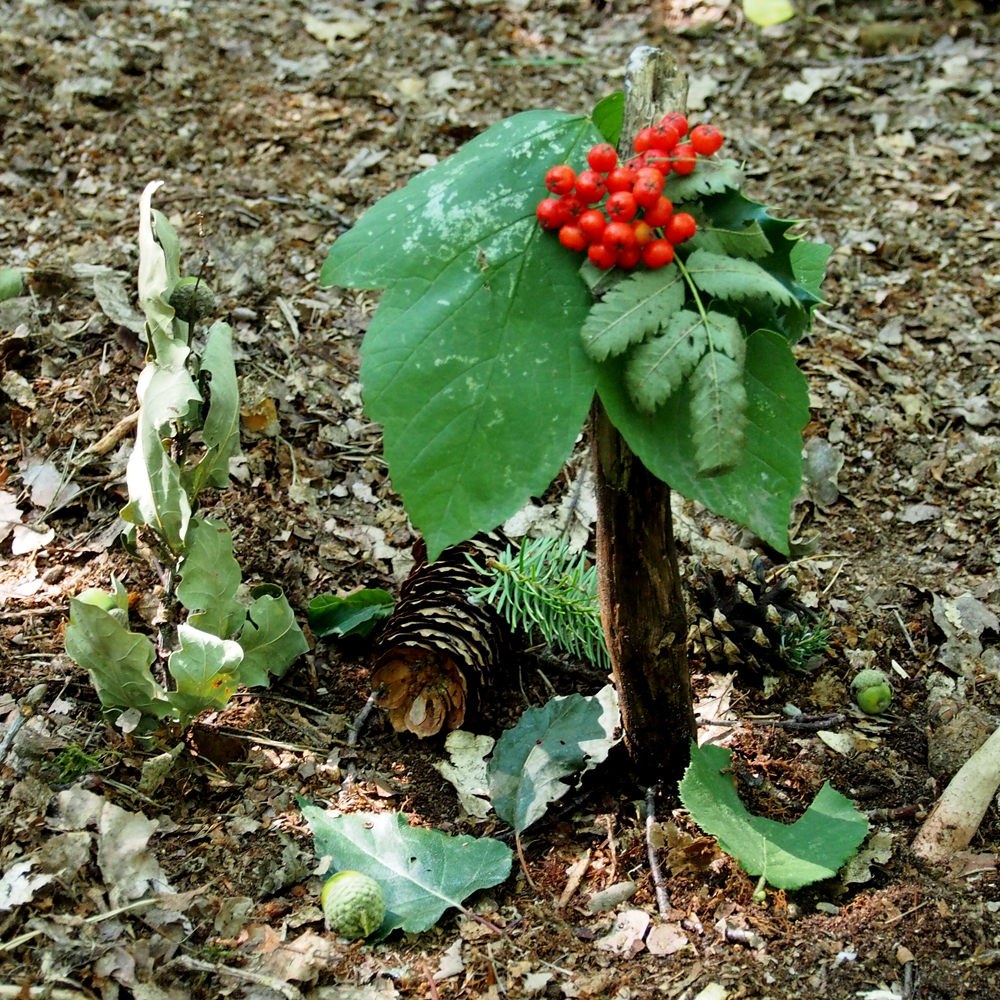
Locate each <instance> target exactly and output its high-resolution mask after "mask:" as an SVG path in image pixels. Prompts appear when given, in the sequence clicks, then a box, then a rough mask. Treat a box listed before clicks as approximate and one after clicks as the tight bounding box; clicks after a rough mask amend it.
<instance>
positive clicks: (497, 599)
mask: <svg viewBox="0 0 1000 1000" xmlns="http://www.w3.org/2000/svg"><path fill="white" fill-rule="evenodd" d="M477 568H478V567H477ZM486 572H487V573H488V574H489V575H490V576H491V577H492V578H493V582H492V583H490V584H487V585H486V586H483V587H478V588H476V589H474V590H470V591H469V596H470V597H471V598H472V599H473V600H474V601H487V602H489V603H490V604H491V605H493V607H494V608H496V610H497V612H498V613H499V614H501V615H503V617H504V618H505V619H506V621H507V623H508V624H509V625H510V626H511V627H512V628H514V629H520V630H522V631H524V632H528V633H529V634H530V633H531V632H532V631H533V630H534V629H537V630H538V631H539V632H540V633H541V635H542V638H543V639H544V640H545V641H546V642H547V643H549V644H550V645H554V646H559V647H560V648H562V649H565V650H566V651H567V652H569V653H572V654H573V655H574V656H576V657H578V658H579V659H581V660H590V661H591V662H592V663H595V664H598V665H599V666H602V667H604V668H605V669H608V670H610V669H611V659H610V657H609V656H608V650H607V647H606V646H605V645H604V629H603V628H602V626H601V613H600V610H599V609H598V606H597V569H596V567H594V566H588V565H587V554H586V553H585V552H581V553H579V554H578V555H573V553H572V552H570V550H569V544H568V542H566V541H565V540H564V539H563V538H561V537H560V538H536V539H531V540H526V541H525V542H524V544H523V545H522V546H521V548H520V551H519V552H516V553H515V552H514V550H513V549H512V548H511V547H510V546H508V547H507V548H506V549H505V550H504V553H503V555H502V556H501V557H500V558H499V559H495V560H493V559H491V560H490V561H489V563H488V564H487V569H486Z"/></svg>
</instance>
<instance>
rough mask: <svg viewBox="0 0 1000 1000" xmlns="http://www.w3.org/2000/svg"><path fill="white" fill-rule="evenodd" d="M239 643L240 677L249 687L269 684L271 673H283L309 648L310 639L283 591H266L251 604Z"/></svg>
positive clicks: (274, 675) (277, 675) (272, 674)
mask: <svg viewBox="0 0 1000 1000" xmlns="http://www.w3.org/2000/svg"><path fill="white" fill-rule="evenodd" d="M239 643H240V645H241V646H242V647H243V662H242V663H241V664H240V669H239V681H240V683H241V684H245V685H246V686H247V687H267V685H268V684H269V683H270V677H281V676H282V675H283V674H284V673H285V671H286V670H287V669H288V668H289V667H290V666H291V665H292V664H293V663H294V662H295V661H296V660H297V659H298V658H299V657H300V656H301V655H302V654H303V653H306V652H308V651H309V643H308V642H306V637H305V636H304V635H303V634H302V629H300V628H299V626H298V623H297V622H296V621H295V613H294V612H293V611H292V608H291V605H290V604H289V603H288V598H287V597H285V595H284V594H282V595H281V596H280V597H271V596H270V595H264V596H262V597H258V598H257V599H256V600H255V601H254V602H253V604H251V605H250V608H249V610H248V611H247V622H246V624H245V625H244V626H243V631H242V632H240V637H239Z"/></svg>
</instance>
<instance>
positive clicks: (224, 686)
mask: <svg viewBox="0 0 1000 1000" xmlns="http://www.w3.org/2000/svg"><path fill="white" fill-rule="evenodd" d="M177 639H178V641H179V643H180V646H179V648H178V649H175V650H174V651H173V652H172V653H171V654H170V659H169V662H168V668H169V670H170V675H171V676H172V677H173V679H174V681H175V683H176V685H177V690H176V691H171V692H170V693H169V695H168V696H167V697H168V698H169V699H170V703H171V704H172V705H173V706H174V710H175V713H176V716H177V719H178V720H179V722H180V725H181V727H182V728H184V729H186V728H187V726H188V725H189V723H190V722H191V720H192V719H193V718H195V716H197V715H200V714H201V713H202V712H204V711H205V709H206V708H223V707H225V705H226V702H228V701H229V699H230V698H231V697H232V695H233V694H234V692H235V691H236V689H237V687H239V681H238V680H237V672H238V670H239V666H240V662H241V661H242V659H243V647H242V646H240V644H239V643H238V642H233V641H232V640H230V639H220V638H219V637H218V636H215V635H210V634H209V633H208V632H202V631H201V630H200V629H197V628H192V627H191V626H190V625H183V624H181V625H178V626H177Z"/></svg>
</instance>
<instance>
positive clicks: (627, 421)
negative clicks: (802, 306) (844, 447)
mask: <svg viewBox="0 0 1000 1000" xmlns="http://www.w3.org/2000/svg"><path fill="white" fill-rule="evenodd" d="M624 367H625V358H623V357H618V358H611V359H609V360H608V361H606V362H605V363H604V364H603V365H601V366H600V367H599V369H598V373H599V386H598V392H599V393H600V396H601V402H602V403H603V404H604V407H605V409H606V410H607V412H608V415H609V417H610V418H611V421H612V423H614V425H615V426H616V427H617V428H618V430H619V431H621V433H622V435H623V436H624V438H625V440H626V441H627V442H628V445H629V447H630V448H631V449H632V451H633V452H634V453H635V454H636V455H638V456H639V458H640V459H641V460H642V462H643V464H644V465H645V466H646V468H647V469H649V470H650V472H652V473H653V475H655V476H658V477H659V478H660V479H662V480H663V481H664V482H666V483H668V484H669V485H670V487H671V489H674V490H676V491H677V492H678V493H680V494H682V495H683V496H686V497H689V498H691V499H692V500H697V501H698V502H699V503H702V504H704V505H705V506H706V507H708V508H709V510H712V511H714V512H715V513H716V514H720V515H722V516H723V517H728V518H731V519H732V520H734V521H737V522H739V523H740V524H746V525H749V527H751V528H752V529H753V530H754V531H756V532H757V534H758V535H760V536H761V538H763V539H764V541H766V542H767V543H768V544H769V545H771V546H773V547H774V548H776V549H777V550H778V551H779V552H785V553H787V552H788V521H789V514H790V511H791V504H792V501H793V500H794V499H795V497H796V496H798V494H799V490H800V487H801V482H802V433H801V431H802V428H803V427H804V426H805V425H806V423H807V422H808V420H809V391H808V387H807V385H806V380H805V377H804V376H803V375H802V373H801V372H800V371H799V369H798V367H797V366H796V364H795V358H794V357H793V355H792V352H791V349H790V347H789V346H788V343H787V341H786V340H785V339H784V338H783V337H782V336H781V335H780V334H778V333H775V332H771V331H768V330H758V331H757V332H756V333H754V334H753V335H752V336H751V337H749V338H748V339H747V341H746V360H745V362H744V375H743V385H744V388H745V390H746V393H747V408H746V415H747V422H746V429H745V434H746V447H745V450H744V455H743V461H742V462H741V463H740V464H739V465H738V466H737V467H736V468H735V469H734V470H733V471H732V472H730V473H728V474H726V475H723V476H718V477H716V478H714V479H706V478H704V477H702V476H699V474H698V462H697V460H696V457H695V450H694V428H693V425H692V419H691V412H690V402H691V394H690V391H689V389H688V385H687V384H686V383H685V384H684V385H682V386H681V388H680V389H679V390H678V391H677V392H675V393H673V394H672V395H671V396H670V397H669V398H668V399H667V400H666V401H665V402H664V403H663V405H662V406H660V407H658V408H657V410H656V411H655V412H654V413H651V414H645V413H641V412H640V411H639V410H638V409H637V408H636V406H635V404H634V403H633V402H632V400H631V399H630V398H629V396H628V393H627V391H626V390H625V386H624Z"/></svg>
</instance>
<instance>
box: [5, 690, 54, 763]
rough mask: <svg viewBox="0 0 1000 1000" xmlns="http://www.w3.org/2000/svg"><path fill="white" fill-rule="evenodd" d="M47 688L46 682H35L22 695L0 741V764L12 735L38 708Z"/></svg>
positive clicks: (14, 734)
mask: <svg viewBox="0 0 1000 1000" xmlns="http://www.w3.org/2000/svg"><path fill="white" fill-rule="evenodd" d="M48 690H49V688H48V685H47V684H36V685H35V686H34V687H33V688H32V689H31V690H30V691H29V692H28V693H27V694H26V695H25V696H24V698H22V699H21V706H20V711H19V712H18V714H17V715H16V716H15V717H14V721H13V722H11V724H10V725H9V726H8V727H7V732H6V733H5V734H4V738H3V742H2V743H0V764H2V763H3V762H4V758H5V757H6V756H7V753H8V752H9V750H10V748H11V747H12V746H13V744H14V737H15V736H17V734H18V733H19V732H20V731H21V727H22V726H23V725H24V724H25V723H26V722H27V721H28V719H30V718H31V717H32V716H33V715H34V714H35V712H36V711H37V710H38V706H39V705H40V704H41V703H42V701H43V700H44V698H45V694H46V692H47V691H48Z"/></svg>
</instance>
